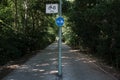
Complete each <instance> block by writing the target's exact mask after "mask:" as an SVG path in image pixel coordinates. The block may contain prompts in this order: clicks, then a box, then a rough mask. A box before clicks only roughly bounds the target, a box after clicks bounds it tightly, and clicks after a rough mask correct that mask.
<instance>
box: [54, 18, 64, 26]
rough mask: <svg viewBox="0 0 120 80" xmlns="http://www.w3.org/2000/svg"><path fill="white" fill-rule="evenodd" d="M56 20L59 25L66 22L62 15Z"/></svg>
mask: <svg viewBox="0 0 120 80" xmlns="http://www.w3.org/2000/svg"><path fill="white" fill-rule="evenodd" d="M55 22H56V25H57V26H58V27H62V26H63V24H64V18H63V17H61V16H60V17H58V18H56V20H55Z"/></svg>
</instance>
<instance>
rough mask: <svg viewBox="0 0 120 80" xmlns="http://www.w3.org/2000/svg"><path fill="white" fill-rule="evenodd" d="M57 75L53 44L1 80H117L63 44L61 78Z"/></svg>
mask: <svg viewBox="0 0 120 80" xmlns="http://www.w3.org/2000/svg"><path fill="white" fill-rule="evenodd" d="M57 74H58V46H57V43H53V44H51V45H50V46H48V47H47V48H46V49H44V50H42V51H40V52H38V54H37V55H36V56H34V57H32V58H31V59H29V60H28V61H27V62H26V63H25V64H23V65H21V66H19V67H18V69H16V70H14V71H13V72H11V73H10V74H8V75H7V76H6V77H5V78H3V79H2V80H117V79H116V78H115V77H113V76H112V75H110V74H109V73H107V72H105V71H104V70H102V69H101V68H100V67H98V66H97V65H95V64H94V63H93V62H92V61H90V60H87V59H86V57H85V56H84V55H82V54H80V53H79V55H78V53H77V52H75V50H72V49H71V48H70V47H69V46H67V45H65V44H62V77H59V76H58V75H57Z"/></svg>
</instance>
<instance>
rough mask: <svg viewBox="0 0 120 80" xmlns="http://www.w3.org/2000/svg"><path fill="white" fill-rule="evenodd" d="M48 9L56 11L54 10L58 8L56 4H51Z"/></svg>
mask: <svg viewBox="0 0 120 80" xmlns="http://www.w3.org/2000/svg"><path fill="white" fill-rule="evenodd" d="M48 10H50V12H54V10H56V6H54V5H50V6H49V7H48Z"/></svg>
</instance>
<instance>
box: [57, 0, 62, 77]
mask: <svg viewBox="0 0 120 80" xmlns="http://www.w3.org/2000/svg"><path fill="white" fill-rule="evenodd" d="M61 15H62V0H59V16H61ZM61 39H62V27H59V60H58V63H59V64H58V75H59V76H61V75H62V58H61V57H62V49H61V48H62V40H61Z"/></svg>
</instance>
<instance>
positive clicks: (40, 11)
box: [0, 0, 57, 65]
mask: <svg viewBox="0 0 120 80" xmlns="http://www.w3.org/2000/svg"><path fill="white" fill-rule="evenodd" d="M51 1H52V2H57V1H56V0H54V1H53V0H51ZM47 2H50V0H48V1H47V0H46V1H44V0H29V2H26V0H17V1H16V2H14V0H2V1H0V65H3V64H5V63H7V62H8V61H11V60H14V59H18V58H20V57H22V56H24V55H25V54H27V53H29V52H31V51H33V50H39V49H43V48H45V47H46V46H47V45H49V44H51V43H52V42H53V41H54V40H55V36H56V33H54V32H53V31H54V30H56V28H55V29H54V26H55V25H53V24H51V23H53V17H51V18H47V17H46V16H47V15H46V14H45V3H47ZM25 6H27V8H25ZM48 19H50V20H51V21H52V22H51V23H50V22H48ZM51 26H53V27H51Z"/></svg>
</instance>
